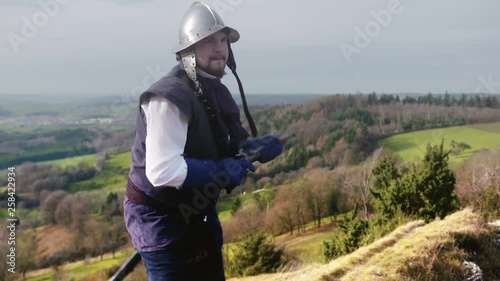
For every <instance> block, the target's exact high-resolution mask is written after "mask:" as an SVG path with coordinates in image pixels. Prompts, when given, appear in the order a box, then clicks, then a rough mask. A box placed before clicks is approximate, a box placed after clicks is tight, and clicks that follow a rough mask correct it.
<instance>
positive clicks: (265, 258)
mask: <svg viewBox="0 0 500 281" xmlns="http://www.w3.org/2000/svg"><path fill="white" fill-rule="evenodd" d="M283 262H284V257H283V251H282V250H275V249H274V244H273V243H271V241H270V239H269V237H268V236H267V235H266V234H264V233H262V232H260V233H258V234H255V235H251V236H248V237H247V238H246V239H245V240H244V241H242V242H241V243H240V244H239V245H238V246H237V249H236V250H235V251H234V255H233V258H232V261H231V262H230V263H229V265H228V270H227V271H228V273H229V274H231V275H232V276H252V275H258V274H261V273H270V272H275V271H276V270H277V269H278V268H279V267H280V266H281V265H282V264H283Z"/></svg>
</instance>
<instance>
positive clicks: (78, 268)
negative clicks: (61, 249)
mask: <svg viewBox="0 0 500 281" xmlns="http://www.w3.org/2000/svg"><path fill="white" fill-rule="evenodd" d="M131 253H132V252H131V251H128V252H119V253H116V255H115V257H114V258H113V257H111V256H110V255H109V254H107V255H106V257H104V258H103V260H102V261H101V260H100V259H98V258H97V259H96V258H94V259H93V261H90V262H88V263H85V262H76V263H72V264H69V265H67V266H62V268H61V269H60V271H59V273H58V275H59V276H58V278H59V279H56V278H55V277H56V276H55V275H56V272H55V271H54V270H51V271H49V272H47V273H44V274H41V275H38V276H36V277H31V278H28V279H26V280H29V281H44V280H81V279H85V278H88V276H93V275H94V276H95V277H97V276H99V279H100V278H103V277H106V276H105V275H104V272H102V271H104V270H109V269H111V268H114V267H116V266H121V265H122V264H123V263H124V261H125V260H126V259H127V258H128V257H129V256H130V254H131ZM99 271H101V274H99V273H98V272H99ZM103 275H104V276H103ZM103 279H104V278H103ZM85 280H89V279H85Z"/></svg>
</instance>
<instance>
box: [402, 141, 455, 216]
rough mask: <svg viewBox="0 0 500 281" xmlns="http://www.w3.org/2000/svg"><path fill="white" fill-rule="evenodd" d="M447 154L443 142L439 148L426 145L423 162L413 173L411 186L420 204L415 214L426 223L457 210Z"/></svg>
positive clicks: (453, 176)
mask: <svg viewBox="0 0 500 281" xmlns="http://www.w3.org/2000/svg"><path fill="white" fill-rule="evenodd" d="M449 154H450V151H445V150H444V140H442V141H441V144H440V145H439V146H431V145H430V144H428V145H427V152H426V155H425V157H424V160H423V162H422V163H421V165H419V166H417V167H416V169H415V171H414V174H415V176H414V177H413V180H414V182H413V184H412V185H413V186H414V187H415V193H416V195H417V198H418V200H419V203H420V204H419V205H420V206H419V207H420V208H419V209H418V211H417V213H416V214H417V215H418V216H419V217H421V218H424V219H425V220H426V221H430V220H432V219H434V218H435V217H436V216H437V217H440V218H444V217H445V216H446V215H447V214H450V213H452V212H454V211H456V210H458V208H459V204H458V197H457V195H456V194H455V192H454V189H455V174H454V173H453V171H452V170H451V169H450V168H449V167H448V159H449Z"/></svg>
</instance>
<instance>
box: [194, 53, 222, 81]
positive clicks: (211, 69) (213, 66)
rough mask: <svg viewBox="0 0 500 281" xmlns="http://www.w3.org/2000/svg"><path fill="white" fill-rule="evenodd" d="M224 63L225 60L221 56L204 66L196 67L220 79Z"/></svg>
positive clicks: (213, 58) (211, 59)
mask: <svg viewBox="0 0 500 281" xmlns="http://www.w3.org/2000/svg"><path fill="white" fill-rule="evenodd" d="M226 61H227V60H226V58H225V57H223V56H220V57H212V58H210V60H209V61H208V63H207V64H206V65H198V67H199V68H200V69H201V70H203V71H205V72H206V73H208V74H210V75H213V76H216V77H219V78H220V77H222V76H223V75H224V70H225V69H226Z"/></svg>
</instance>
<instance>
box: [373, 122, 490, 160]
mask: <svg viewBox="0 0 500 281" xmlns="http://www.w3.org/2000/svg"><path fill="white" fill-rule="evenodd" d="M442 139H444V145H445V149H450V148H451V146H450V143H451V141H452V140H454V141H456V142H464V143H466V144H468V145H470V147H471V148H470V149H467V150H465V151H464V153H461V154H459V155H453V154H451V155H450V156H451V157H450V161H451V162H452V163H458V162H461V161H463V160H464V159H466V158H467V157H469V156H470V155H471V154H472V153H474V152H476V151H479V150H484V149H487V150H488V149H496V148H498V147H500V123H498V122H497V123H488V124H476V125H467V126H457V127H450V128H441V129H431V130H423V131H416V132H411V133H404V134H397V135H393V136H391V137H388V138H386V139H384V140H381V141H380V142H379V145H380V146H383V147H385V148H388V149H390V150H392V151H394V152H396V153H397V154H399V156H400V157H401V158H403V160H404V161H405V162H412V161H415V159H422V157H423V156H424V154H425V151H426V146H427V143H431V144H432V145H436V144H439V143H440V142H441V140H442Z"/></svg>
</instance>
